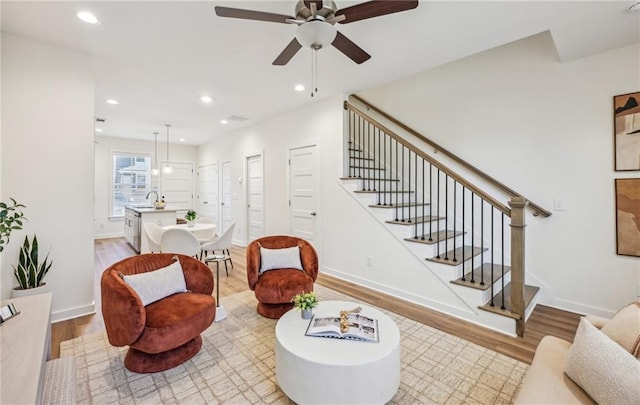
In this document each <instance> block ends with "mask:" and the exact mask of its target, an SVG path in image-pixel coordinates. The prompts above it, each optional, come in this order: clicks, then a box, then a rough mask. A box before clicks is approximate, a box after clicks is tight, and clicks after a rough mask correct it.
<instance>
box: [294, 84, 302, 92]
mask: <svg viewBox="0 0 640 405" xmlns="http://www.w3.org/2000/svg"><path fill="white" fill-rule="evenodd" d="M293 89H294V90H295V91H304V85H302V84H296V87H294V88H293Z"/></svg>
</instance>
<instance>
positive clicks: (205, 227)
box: [162, 222, 218, 233]
mask: <svg viewBox="0 0 640 405" xmlns="http://www.w3.org/2000/svg"><path fill="white" fill-rule="evenodd" d="M217 227H218V226H217V225H216V224H208V223H204V222H203V223H199V222H196V223H195V224H192V225H189V224H175V225H165V226H163V227H162V229H164V230H165V231H166V230H169V229H186V230H187V231H190V232H198V231H213V233H215V230H216V228H217Z"/></svg>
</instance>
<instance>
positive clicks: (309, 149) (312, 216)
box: [289, 145, 320, 249]
mask: <svg viewBox="0 0 640 405" xmlns="http://www.w3.org/2000/svg"><path fill="white" fill-rule="evenodd" d="M319 172H320V170H319V160H318V151H317V146H316V145H311V146H306V147H303V148H294V149H289V216H290V227H291V235H293V236H296V237H298V238H302V239H305V240H306V241H308V242H309V243H311V244H312V245H314V246H316V249H318V246H317V244H318V241H319V239H320V238H319V237H318V226H317V222H318V208H319V207H318V205H317V204H318V200H319V188H320V182H319Z"/></svg>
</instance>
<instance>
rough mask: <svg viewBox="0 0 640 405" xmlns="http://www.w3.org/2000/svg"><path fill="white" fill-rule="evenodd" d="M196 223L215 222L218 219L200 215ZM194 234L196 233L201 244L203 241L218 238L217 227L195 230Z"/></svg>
mask: <svg viewBox="0 0 640 405" xmlns="http://www.w3.org/2000/svg"><path fill="white" fill-rule="evenodd" d="M196 223H198V224H215V223H216V221H215V220H214V219H213V218H209V217H200V218H198V219H196ZM193 234H194V235H196V238H198V241H199V242H200V243H201V244H202V243H206V242H211V241H214V240H216V238H217V236H216V229H215V228H211V229H203V230H198V231H193Z"/></svg>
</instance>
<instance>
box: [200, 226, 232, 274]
mask: <svg viewBox="0 0 640 405" xmlns="http://www.w3.org/2000/svg"><path fill="white" fill-rule="evenodd" d="M235 226H236V223H235V222H232V223H231V225H229V227H228V228H227V229H225V231H224V232H222V234H221V235H220V237H219V238H217V239H215V240H213V241H211V242H206V243H203V244H202V246H201V251H202V253H204V255H205V256H207V252H211V254H212V255H214V256H215V253H216V251H221V252H222V255H223V257H221V258H217V259H219V260H220V259H221V260H222V261H224V270H225V271H226V273H227V276H228V275H229V269H228V267H227V262H229V263H230V264H231V268H233V260H231V252H230V251H229V249H231V241H232V238H233V230H234V228H235ZM208 258H209V259H211V257H210V256H209V257H208ZM204 261H205V262H206V261H207V258H205V259H204Z"/></svg>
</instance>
